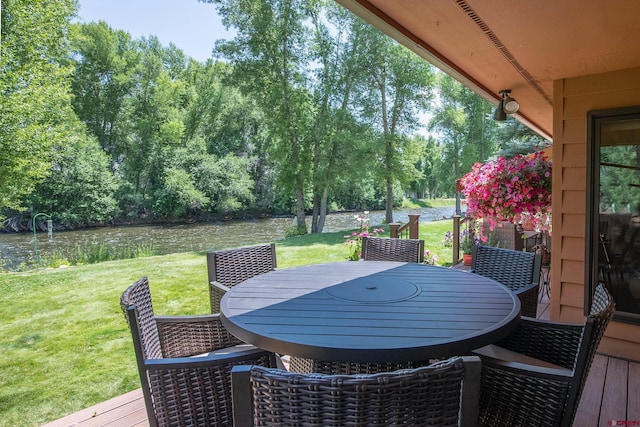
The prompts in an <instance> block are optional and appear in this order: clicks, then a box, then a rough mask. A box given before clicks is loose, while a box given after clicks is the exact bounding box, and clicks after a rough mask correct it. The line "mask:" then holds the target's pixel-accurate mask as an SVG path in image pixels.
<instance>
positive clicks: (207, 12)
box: [78, 0, 234, 62]
mask: <svg viewBox="0 0 640 427" xmlns="http://www.w3.org/2000/svg"><path fill="white" fill-rule="evenodd" d="M79 4H80V10H79V11H78V15H79V16H78V21H80V22H97V21H105V22H106V23H107V24H108V25H109V26H110V27H111V28H113V29H114V30H124V31H126V32H128V33H129V34H131V36H132V37H133V38H134V39H138V38H141V37H143V36H144V37H149V36H151V35H153V36H156V37H158V39H159V40H160V43H162V44H163V45H164V46H168V45H169V43H170V42H173V44H175V45H176V46H177V47H178V48H180V49H181V50H182V51H183V52H184V53H185V54H186V55H188V56H191V57H192V58H194V59H196V60H198V61H202V62H204V61H206V60H207V59H208V58H211V57H212V54H211V50H212V49H213V46H214V44H215V41H216V40H218V39H231V38H233V36H234V33H233V32H229V31H227V30H225V28H224V26H223V25H222V23H221V22H220V18H219V17H218V15H217V13H216V8H215V6H214V5H213V4H209V3H200V2H198V1H197V0H79Z"/></svg>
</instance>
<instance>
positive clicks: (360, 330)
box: [220, 261, 520, 363]
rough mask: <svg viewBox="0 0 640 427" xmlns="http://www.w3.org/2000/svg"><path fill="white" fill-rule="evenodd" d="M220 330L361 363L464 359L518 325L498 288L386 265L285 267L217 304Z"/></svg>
mask: <svg viewBox="0 0 640 427" xmlns="http://www.w3.org/2000/svg"><path fill="white" fill-rule="evenodd" d="M220 306H221V317H222V323H223V324H224V326H225V327H226V328H227V329H228V330H229V331H230V332H231V333H232V334H233V335H235V336H236V337H238V338H239V339H241V340H243V341H245V342H247V343H250V344H253V345H255V346H257V347H260V348H263V349H266V350H270V351H273V352H276V353H280V354H287V355H291V356H295V357H301V358H309V359H316V360H328V361H336V362H358V363H383V362H409V361H414V360H425V359H436V358H444V357H450V356H454V355H464V354H469V353H470V352H471V351H472V350H474V349H476V348H479V347H482V346H485V345H487V344H491V343H495V342H497V341H499V340H500V339H502V338H504V337H505V336H506V335H507V334H509V332H511V331H512V330H513V329H514V328H515V327H516V326H517V323H518V322H519V320H520V302H519V300H518V298H517V297H516V296H515V295H514V294H513V293H512V292H511V291H509V290H508V289H507V288H506V287H504V286H503V285H501V284H499V283H498V282H496V281H493V280H491V279H488V278H485V277H483V276H479V275H476V274H472V273H468V272H465V271H460V270H454V269H450V268H443V267H436V266H429V265H422V264H415V263H399V262H386V261H360V262H347V261H345V262H336V263H328V264H315V265H306V266H302V267H294V268H286V269H280V270H276V271H272V272H269V273H266V274H261V275H259V276H256V277H253V278H251V279H249V280H246V281H244V282H242V283H240V284H238V285H236V286H234V287H233V288H231V289H230V290H229V291H228V292H227V293H226V294H225V295H224V297H223V298H222V301H221V305H220Z"/></svg>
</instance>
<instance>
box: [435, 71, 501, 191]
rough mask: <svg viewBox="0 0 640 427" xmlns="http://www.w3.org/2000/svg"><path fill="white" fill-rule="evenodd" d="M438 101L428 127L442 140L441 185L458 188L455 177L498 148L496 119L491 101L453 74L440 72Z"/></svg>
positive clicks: (442, 188) (448, 189)
mask: <svg viewBox="0 0 640 427" xmlns="http://www.w3.org/2000/svg"><path fill="white" fill-rule="evenodd" d="M438 95H439V97H438V105H437V107H436V108H435V110H434V115H433V117H432V118H431V121H430V124H429V128H430V130H431V131H432V132H434V135H435V137H436V138H437V139H438V141H439V142H440V143H441V146H442V149H443V152H442V155H443V168H442V169H441V173H440V175H439V177H440V183H439V188H440V189H441V190H442V191H443V192H444V193H445V194H449V195H450V194H453V193H454V192H455V183H456V180H458V179H460V178H461V177H462V175H464V174H465V173H466V172H468V171H469V170H471V166H472V165H473V163H475V162H482V161H484V160H486V159H488V158H489V157H490V156H491V155H493V153H495V150H496V139H495V129H496V127H497V125H496V122H495V121H493V120H491V119H490V118H489V117H490V114H492V111H493V108H492V106H491V104H489V103H488V102H486V101H485V100H483V99H482V98H480V97H479V96H478V95H476V94H475V93H473V92H472V91H471V90H469V89H468V88H466V87H464V86H463V85H462V84H461V83H460V82H458V81H456V80H454V79H453V78H452V77H450V76H448V75H446V74H443V73H439V74H438Z"/></svg>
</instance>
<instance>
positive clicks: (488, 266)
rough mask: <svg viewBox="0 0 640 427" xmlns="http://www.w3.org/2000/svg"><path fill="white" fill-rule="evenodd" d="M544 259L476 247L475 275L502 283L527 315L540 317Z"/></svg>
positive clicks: (503, 250)
mask: <svg viewBox="0 0 640 427" xmlns="http://www.w3.org/2000/svg"><path fill="white" fill-rule="evenodd" d="M540 266H541V257H540V255H539V254H536V253H534V252H522V251H515V250H512V249H504V248H496V247H493V246H484V245H480V246H474V248H473V261H472V264H471V272H472V273H475V274H479V275H481V276H484V277H488V278H490V279H493V280H495V281H498V282H500V283H502V284H503V285H505V286H506V287H507V288H509V289H511V290H512V291H513V292H514V293H515V294H516V295H518V298H519V299H520V303H521V313H522V315H523V316H528V317H536V312H537V310H538V289H539V286H540V283H539V282H540Z"/></svg>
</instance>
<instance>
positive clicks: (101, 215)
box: [25, 123, 119, 227]
mask: <svg viewBox="0 0 640 427" xmlns="http://www.w3.org/2000/svg"><path fill="white" fill-rule="evenodd" d="M78 128H79V129H78V131H77V135H79V136H77V137H73V138H70V139H69V140H68V144H67V145H66V146H65V147H64V149H63V150H62V152H61V153H60V155H59V156H58V160H57V161H56V163H55V166H54V167H53V171H52V172H51V174H50V175H49V176H48V177H47V178H46V179H45V180H44V181H43V182H41V183H40V184H38V185H37V186H36V189H35V191H34V192H33V193H32V194H31V195H30V196H29V197H28V198H27V202H26V203H25V204H27V205H29V206H30V207H31V210H32V212H34V213H35V212H47V213H49V214H51V215H52V216H53V218H55V220H56V222H58V223H60V224H62V225H64V226H68V227H78V226H87V225H97V224H105V223H107V222H109V221H111V220H112V219H113V218H114V217H115V216H116V215H117V214H118V213H119V210H118V201H117V200H116V191H117V188H118V183H117V181H116V178H115V176H114V175H113V173H112V172H111V167H110V166H111V165H110V162H109V158H108V156H107V155H106V154H105V152H104V151H103V150H102V148H101V147H100V145H99V144H98V142H97V140H96V139H95V138H94V137H86V136H83V131H82V129H81V128H80V124H79V123H78Z"/></svg>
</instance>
